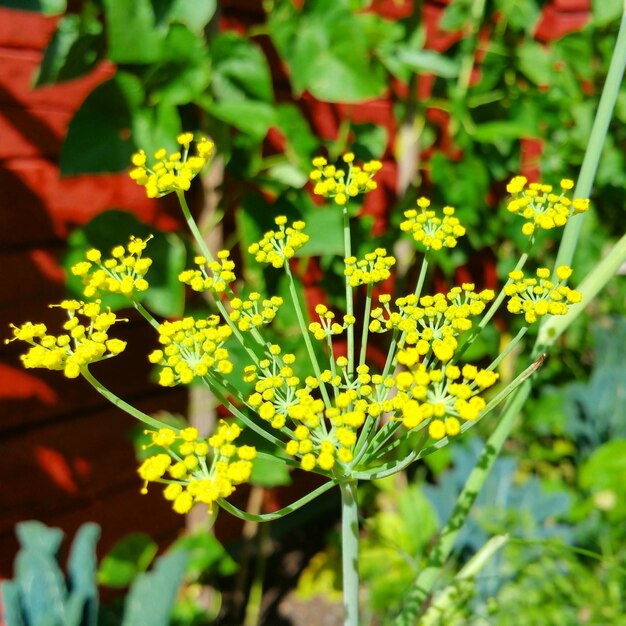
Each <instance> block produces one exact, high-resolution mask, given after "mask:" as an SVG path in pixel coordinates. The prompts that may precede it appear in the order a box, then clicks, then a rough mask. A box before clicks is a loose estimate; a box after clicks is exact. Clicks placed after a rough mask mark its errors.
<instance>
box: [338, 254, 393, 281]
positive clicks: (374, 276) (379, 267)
mask: <svg viewBox="0 0 626 626" xmlns="http://www.w3.org/2000/svg"><path fill="white" fill-rule="evenodd" d="M345 264H346V267H345V269H344V271H343V273H344V274H345V275H346V276H347V277H348V279H349V280H348V282H349V283H350V286H351V287H358V286H359V285H374V284H376V283H380V282H382V281H383V280H387V279H388V278H389V277H390V276H391V272H390V268H392V267H393V266H394V265H395V264H396V259H395V258H394V257H393V256H387V251H386V250H385V249H384V248H376V250H374V252H370V253H368V254H366V255H365V258H364V259H360V260H357V259H356V257H349V258H347V259H345Z"/></svg>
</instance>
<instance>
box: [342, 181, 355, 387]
mask: <svg viewBox="0 0 626 626" xmlns="http://www.w3.org/2000/svg"><path fill="white" fill-rule="evenodd" d="M348 178H349V176H348ZM343 251H344V257H345V258H346V259H347V258H349V257H351V256H352V240H351V239H350V216H349V215H348V205H347V204H346V205H344V207H343ZM345 279H346V314H347V315H352V316H354V301H353V293H352V292H353V290H352V285H350V277H349V276H346V277H345ZM346 332H347V335H348V375H349V376H350V377H352V373H353V372H354V324H349V325H348V328H347V331H346Z"/></svg>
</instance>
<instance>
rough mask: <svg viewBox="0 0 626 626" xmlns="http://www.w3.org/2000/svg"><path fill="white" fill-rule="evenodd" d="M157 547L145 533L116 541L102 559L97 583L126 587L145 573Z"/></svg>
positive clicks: (130, 535) (133, 534) (127, 536)
mask: <svg viewBox="0 0 626 626" xmlns="http://www.w3.org/2000/svg"><path fill="white" fill-rule="evenodd" d="M158 549H159V547H158V545H157V544H156V542H154V541H153V540H152V539H151V538H150V536H149V535H146V534H145V533H131V534H129V535H126V536H125V537H124V538H123V539H121V540H120V541H118V542H117V543H116V544H115V546H113V549H112V550H111V551H110V552H109V553H108V554H107V555H106V556H105V557H104V558H103V559H102V562H101V563H100V569H99V570H98V582H99V583H100V584H101V585H106V586H107V587H127V586H128V585H130V584H131V583H132V581H133V580H134V579H135V577H136V576H137V575H138V574H141V573H142V572H145V571H146V570H147V569H148V567H149V566H150V563H152V560H153V559H154V557H155V555H156V553H157V551H158Z"/></svg>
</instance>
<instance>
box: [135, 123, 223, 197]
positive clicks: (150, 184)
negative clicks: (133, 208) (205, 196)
mask: <svg viewBox="0 0 626 626" xmlns="http://www.w3.org/2000/svg"><path fill="white" fill-rule="evenodd" d="M177 141H178V144H179V146H180V149H179V150H177V151H175V152H171V153H170V154H168V153H167V150H166V149H165V148H160V149H159V150H157V151H156V152H155V153H154V159H155V161H156V162H155V163H153V164H151V165H148V159H147V156H146V153H145V152H144V151H143V150H140V151H139V152H136V153H135V154H133V156H132V163H133V165H134V166H135V167H134V169H132V170H131V171H130V177H131V178H132V179H133V180H134V181H135V182H136V183H137V184H138V185H141V186H142V187H145V188H146V194H147V196H148V198H160V197H161V196H165V195H166V194H168V193H171V192H172V191H187V190H188V189H189V187H190V186H191V181H192V180H193V179H194V178H195V177H196V176H197V175H198V174H199V173H200V171H201V170H202V168H203V167H204V166H205V165H206V164H207V163H208V161H209V159H210V158H211V156H212V154H213V150H214V148H215V144H214V143H213V142H212V141H210V140H208V139H207V138H206V137H202V138H201V139H200V140H199V141H198V142H197V143H196V154H195V155H193V156H192V155H190V154H189V148H190V145H191V142H192V141H193V134H192V133H183V134H182V135H179V136H178V137H177Z"/></svg>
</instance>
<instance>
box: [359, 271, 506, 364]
mask: <svg viewBox="0 0 626 626" xmlns="http://www.w3.org/2000/svg"><path fill="white" fill-rule="evenodd" d="M494 296H495V294H494V292H493V291H492V290H491V289H483V290H482V291H480V292H477V291H475V287H474V284H473V283H464V284H463V285H462V286H461V287H454V288H452V289H451V290H450V291H449V292H448V293H447V294H446V295H444V294H442V293H438V294H436V295H434V296H422V297H421V298H419V300H418V298H417V297H416V296H415V295H409V296H406V297H403V298H398V299H397V300H396V307H397V309H398V310H397V311H391V307H390V306H389V302H390V300H391V297H390V296H389V295H387V294H383V295H381V296H380V297H379V302H380V303H381V304H382V307H377V308H375V309H374V310H373V311H372V312H371V317H372V321H371V322H370V326H369V328H370V330H371V331H372V332H377V333H382V332H386V331H388V330H399V331H401V332H402V333H404V344H403V346H402V348H403V349H402V350H400V351H399V352H398V361H399V362H400V363H401V364H403V365H407V366H413V365H415V364H416V363H417V362H419V361H420V360H421V358H422V357H424V356H426V355H428V354H429V352H430V351H431V350H432V352H433V354H434V356H435V357H436V358H437V359H439V360H440V361H442V362H447V361H449V360H450V359H451V358H452V357H453V356H454V351H455V350H456V348H457V346H458V344H457V341H456V337H458V336H459V335H460V334H461V333H464V332H466V331H468V330H470V329H471V328H472V320H471V319H470V318H472V317H476V316H478V315H480V314H481V313H482V312H483V311H484V310H485V305H486V303H487V302H489V301H491V300H493V298H494Z"/></svg>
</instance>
